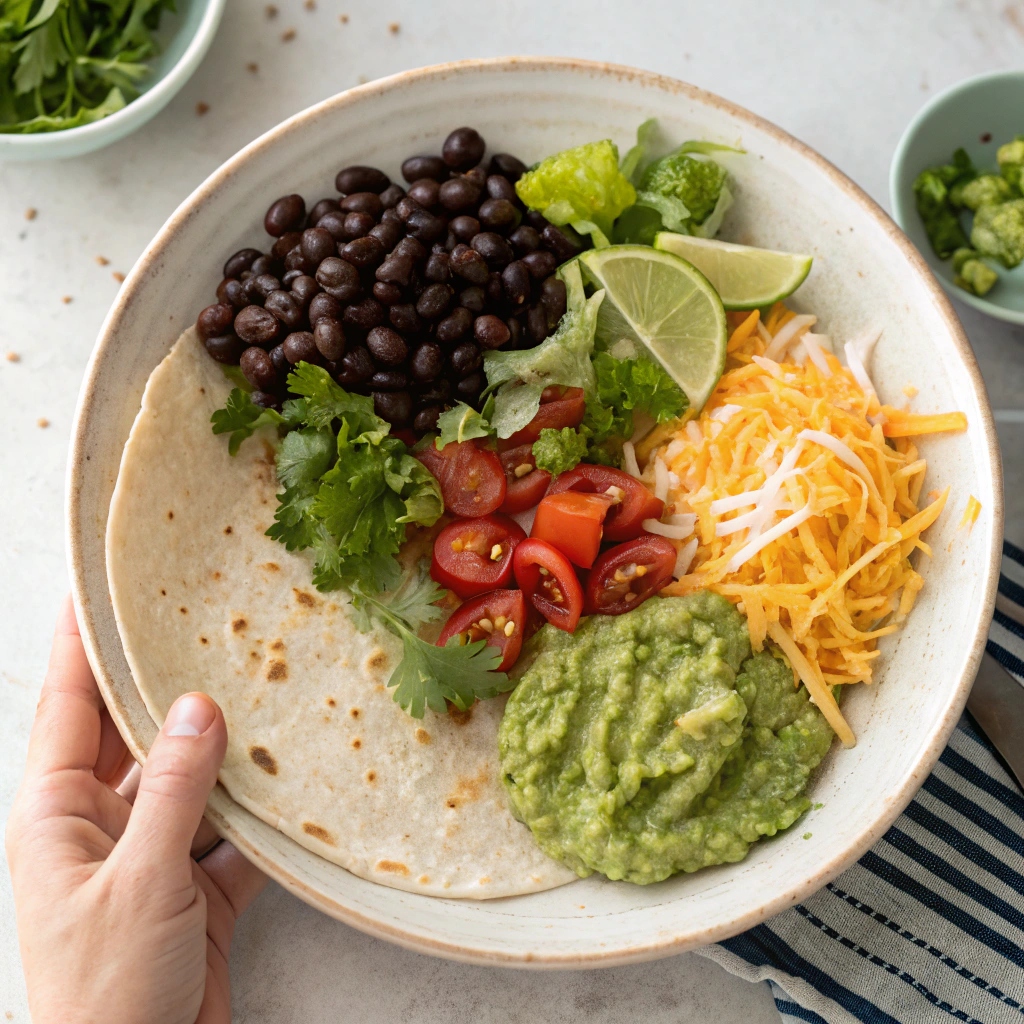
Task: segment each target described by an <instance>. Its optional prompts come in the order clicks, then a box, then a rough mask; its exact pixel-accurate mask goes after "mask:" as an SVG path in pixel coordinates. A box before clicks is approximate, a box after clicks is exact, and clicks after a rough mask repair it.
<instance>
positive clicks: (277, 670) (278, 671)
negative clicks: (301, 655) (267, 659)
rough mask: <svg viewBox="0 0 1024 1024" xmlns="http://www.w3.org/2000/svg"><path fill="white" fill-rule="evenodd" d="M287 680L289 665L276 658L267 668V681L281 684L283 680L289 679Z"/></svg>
mask: <svg viewBox="0 0 1024 1024" xmlns="http://www.w3.org/2000/svg"><path fill="white" fill-rule="evenodd" d="M287 678H288V665H287V664H286V663H285V662H283V661H280V660H279V659H277V658H275V659H274V660H273V661H272V662H271V663H270V664H269V665H268V666H267V679H268V680H269V681H270V682H272V683H276V682H279V681H280V680H282V679H287Z"/></svg>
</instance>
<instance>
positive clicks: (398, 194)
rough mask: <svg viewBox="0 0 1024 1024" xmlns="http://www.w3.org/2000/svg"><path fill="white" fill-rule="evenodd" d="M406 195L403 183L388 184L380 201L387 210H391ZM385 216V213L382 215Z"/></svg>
mask: <svg viewBox="0 0 1024 1024" xmlns="http://www.w3.org/2000/svg"><path fill="white" fill-rule="evenodd" d="M404 195H405V189H404V188H402V186H401V185H388V187H387V188H386V189H384V191H383V192H381V194H380V203H381V206H383V207H384V209H385V210H390V209H391V208H392V207H395V206H397V205H398V201H399V200H400V199H401V198H402V196H404ZM381 216H383V214H382V215H381Z"/></svg>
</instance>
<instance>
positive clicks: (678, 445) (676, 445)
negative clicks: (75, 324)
mask: <svg viewBox="0 0 1024 1024" xmlns="http://www.w3.org/2000/svg"><path fill="white" fill-rule="evenodd" d="M685 447H686V442H685V441H684V440H683V439H682V438H681V437H677V438H676V439H675V440H674V441H673V442H672V443H671V444H670V445H669V446H668V447H667V448H666V449H665V461H666V462H675V460H676V458H677V456H679V455H681V454H682V452H683V449H684V448H685Z"/></svg>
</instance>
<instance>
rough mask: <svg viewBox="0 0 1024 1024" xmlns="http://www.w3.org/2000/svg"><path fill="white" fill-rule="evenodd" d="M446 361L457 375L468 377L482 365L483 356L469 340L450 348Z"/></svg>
mask: <svg viewBox="0 0 1024 1024" xmlns="http://www.w3.org/2000/svg"><path fill="white" fill-rule="evenodd" d="M448 361H449V362H450V363H451V365H452V369H453V370H454V371H455V374H456V375H457V376H458V377H468V376H469V375H470V374H471V373H476V371H477V370H479V369H480V367H481V366H482V365H483V361H484V357H483V353H481V351H480V349H479V348H478V347H477V346H476V345H474V344H473V342H471V341H464V342H462V344H461V345H456V346H455V348H453V349H452V353H451V355H450V356H449V357H448Z"/></svg>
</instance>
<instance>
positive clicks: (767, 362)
mask: <svg viewBox="0 0 1024 1024" xmlns="http://www.w3.org/2000/svg"><path fill="white" fill-rule="evenodd" d="M751 359H753V361H754V362H755V363H757V365H758V366H760V367H761V369H762V370H764V372H765V373H770V374H771V375H772V376H773V377H774V378H775V379H776V380H782V367H781V366H779V364H778V363H777V362H775V360H774V359H768V358H766V357H765V356H751Z"/></svg>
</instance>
